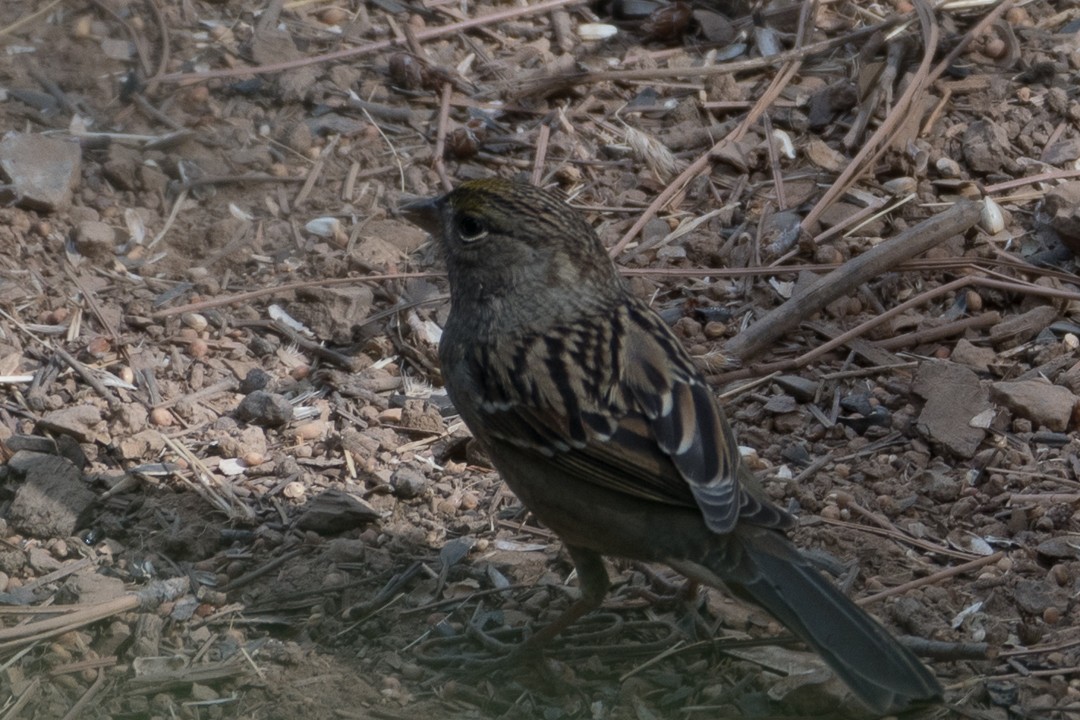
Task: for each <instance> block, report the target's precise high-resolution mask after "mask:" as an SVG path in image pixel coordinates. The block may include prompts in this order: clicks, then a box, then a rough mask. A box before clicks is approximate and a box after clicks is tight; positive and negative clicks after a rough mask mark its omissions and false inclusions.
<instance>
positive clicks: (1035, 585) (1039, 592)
mask: <svg viewBox="0 0 1080 720" xmlns="http://www.w3.org/2000/svg"><path fill="white" fill-rule="evenodd" d="M1062 593H1063V591H1062V589H1061V588H1055V587H1051V585H1050V584H1049V583H1048V582H1046V581H1045V580H1026V579H1025V580H1019V581H1017V583H1016V587H1015V588H1014V589H1013V597H1014V598H1015V599H1016V604H1017V606H1018V607H1019V608H1020V609H1021V610H1023V611H1024V612H1026V613H1029V614H1031V615H1042V614H1043V612H1045V611H1046V609H1047V608H1050V607H1057V606H1059V605H1060V606H1062V607H1064V606H1066V605H1067V604H1068V603H1067V600H1066V598H1065V597H1064V595H1063V594H1062Z"/></svg>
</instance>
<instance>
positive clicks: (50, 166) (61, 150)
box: [0, 132, 82, 212]
mask: <svg viewBox="0 0 1080 720" xmlns="http://www.w3.org/2000/svg"><path fill="white" fill-rule="evenodd" d="M81 166H82V150H81V148H80V147H79V144H78V143H76V142H70V141H67V140H58V139H56V138H51V137H45V136H43V135H29V134H26V133H18V132H9V133H7V134H6V135H4V137H3V139H0V170H2V171H3V173H4V175H5V176H6V177H7V179H8V181H9V182H10V183H11V185H12V186H13V191H14V193H15V202H16V203H17V204H18V205H19V206H20V207H24V208H28V209H31V210H41V211H44V212H52V211H54V210H59V209H63V208H65V207H67V206H68V205H70V204H71V192H72V190H73V189H74V187H75V184H76V183H77V182H78V180H79V171H80V168H81Z"/></svg>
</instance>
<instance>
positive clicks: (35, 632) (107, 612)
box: [0, 578, 188, 651]
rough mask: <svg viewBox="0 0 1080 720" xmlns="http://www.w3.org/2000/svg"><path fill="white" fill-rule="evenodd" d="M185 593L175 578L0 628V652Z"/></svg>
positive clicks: (185, 584)
mask: <svg viewBox="0 0 1080 720" xmlns="http://www.w3.org/2000/svg"><path fill="white" fill-rule="evenodd" d="M187 591H188V580H187V578H176V579H172V580H162V581H156V582H154V583H151V585H150V586H148V587H147V588H146V589H144V590H139V591H138V592H130V593H126V594H124V595H121V596H120V597H118V598H114V599H112V600H107V601H105V602H102V603H98V604H96V605H91V606H90V607H87V608H82V609H80V610H76V611H74V612H70V613H67V614H65V615H58V616H57V617H52V618H47V619H44V620H39V621H37V622H32V623H26V624H24V625H16V626H14V627H10V628H3V629H0V651H3V650H10V649H12V648H14V647H18V646H19V645H22V644H25V643H27V642H34V641H37V640H44V639H46V638H50V637H56V636H57V635H63V634H64V633H66V632H69V631H71V630H76V629H78V628H80V627H83V626H84V625H89V624H90V623H92V622H97V621H98V620H104V619H105V618H107V617H111V616H113V615H118V614H120V613H123V612H128V611H129V610H134V609H136V608H142V609H144V610H151V609H154V608H156V607H157V606H158V605H160V604H161V603H162V602H165V601H168V600H175V599H176V598H178V597H180V596H181V595H183V594H184V593H185V592H187Z"/></svg>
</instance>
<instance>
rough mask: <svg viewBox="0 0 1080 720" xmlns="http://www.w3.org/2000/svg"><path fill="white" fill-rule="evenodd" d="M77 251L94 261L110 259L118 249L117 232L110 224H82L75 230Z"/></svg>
mask: <svg viewBox="0 0 1080 720" xmlns="http://www.w3.org/2000/svg"><path fill="white" fill-rule="evenodd" d="M75 249H76V250H78V251H79V253H80V254H82V255H84V256H85V257H88V258H90V259H92V260H101V259H104V258H107V257H110V256H111V255H112V254H113V252H114V250H115V249H116V231H115V230H114V229H113V228H112V226H111V225H109V224H108V223H103V222H99V221H95V220H86V221H84V222H81V223H79V226H78V227H77V228H75Z"/></svg>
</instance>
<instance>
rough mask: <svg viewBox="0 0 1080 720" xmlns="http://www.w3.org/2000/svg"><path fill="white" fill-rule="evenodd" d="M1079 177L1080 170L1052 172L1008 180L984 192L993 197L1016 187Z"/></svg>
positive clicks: (987, 188) (990, 186)
mask: <svg viewBox="0 0 1080 720" xmlns="http://www.w3.org/2000/svg"><path fill="white" fill-rule="evenodd" d="M1077 176H1080V170H1050V171H1048V172H1044V173H1041V174H1039V175H1031V176H1029V177H1022V178H1016V179H1015V180H1006V181H1005V182H1000V183H996V184H994V185H987V186H986V187H984V188H983V192H985V193H986V194H987V195H993V194H994V193H999V192H1002V191H1005V190H1012V189H1013V188H1015V187H1023V186H1024V185H1034V184H1035V183H1041V182H1049V181H1051V180H1066V179H1068V178H1074V177H1077Z"/></svg>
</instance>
